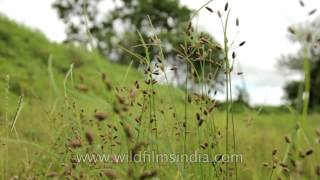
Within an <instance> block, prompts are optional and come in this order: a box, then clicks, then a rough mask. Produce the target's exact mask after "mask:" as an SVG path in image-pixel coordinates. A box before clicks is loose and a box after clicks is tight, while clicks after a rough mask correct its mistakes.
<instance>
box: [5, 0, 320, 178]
mask: <svg viewBox="0 0 320 180" xmlns="http://www.w3.org/2000/svg"><path fill="white" fill-rule="evenodd" d="M225 12H226V13H227V14H228V12H230V11H229V8H228V7H227V5H226V7H225ZM219 13H220V14H221V12H219ZM227 14H225V15H227ZM221 16H222V15H221ZM220 18H221V17H220ZM221 20H222V18H221ZM221 22H222V27H223V34H224V37H225V38H224V39H225V41H224V48H223V49H224V51H225V59H224V64H223V65H224V66H223V68H222V69H223V70H225V72H226V73H225V75H226V84H227V86H226V93H228V95H231V94H232V90H231V87H232V83H231V79H232V77H231V69H232V64H233V63H232V61H233V59H231V63H230V62H229V61H230V60H229V55H230V53H232V52H229V49H232V47H229V46H228V41H227V38H228V37H227V36H226V34H227V33H226V32H227V29H228V28H227V24H228V19H226V20H225V21H223V20H222V21H221ZM236 22H237V23H236V25H237V26H238V23H239V22H238V20H237V21H236ZM150 23H151V22H150ZM189 30H190V31H191V29H189ZM190 36H194V37H195V38H190ZM190 36H189V37H187V36H186V41H185V44H184V45H183V46H182V49H181V50H180V51H181V56H182V57H183V58H184V59H185V60H186V64H188V68H189V69H191V70H192V69H193V67H192V63H190V61H191V58H190V52H189V51H188V48H189V47H190V44H192V45H194V44H196V45H197V48H196V49H195V51H199V52H200V54H201V52H204V50H206V49H205V47H204V45H203V44H200V45H199V44H197V42H196V41H197V40H198V37H197V36H196V33H195V32H194V31H192V32H191V33H190ZM154 38H155V39H154V42H153V43H154V45H155V46H157V47H158V49H159V55H158V56H159V57H160V60H159V64H160V65H161V63H162V62H163V61H164V60H165V58H164V56H163V54H162V51H161V44H157V42H159V41H160V40H159V39H158V38H157V37H154ZM147 44H148V43H146V42H144V40H143V39H142V38H141V46H142V47H144V49H145V54H146V57H140V56H137V55H135V54H134V53H132V52H129V53H130V55H133V56H134V57H136V58H138V60H139V61H141V63H142V65H144V66H143V67H144V69H143V70H141V71H142V72H141V71H138V70H136V69H132V68H131V67H130V66H129V67H126V66H122V65H118V64H114V63H111V62H110V61H106V60H105V59H104V58H103V57H101V56H100V55H99V54H97V53H96V52H87V51H86V50H84V49H82V48H81V47H74V46H71V45H67V44H56V43H52V42H49V41H48V40H47V39H46V38H45V37H44V35H42V34H41V33H40V32H36V31H33V30H30V29H29V28H27V27H24V26H22V25H18V24H16V23H14V22H12V21H10V20H8V19H7V18H5V17H1V18H0V68H1V69H0V70H1V71H0V88H1V91H0V104H1V106H0V125H1V129H0V134H1V139H0V143H1V148H0V154H1V157H3V158H1V164H0V169H1V170H2V172H1V174H2V178H3V179H10V178H20V179H30V178H36V179H47V178H49V177H50V178H55V179H61V178H69V179H100V178H102V177H103V176H105V177H108V178H110V179H147V178H154V177H159V178H160V179H268V178H269V179H277V178H282V179H287V178H293V179H315V178H316V173H315V168H316V167H317V162H318V161H319V160H320V154H319V148H318V146H319V145H318V144H317V143H319V141H320V140H319V139H320V137H319V136H320V135H319V136H317V134H316V133H315V129H316V127H317V126H319V124H318V122H317V119H319V115H318V114H313V115H309V116H308V117H305V118H308V121H306V122H305V124H304V133H305V136H306V137H308V138H307V139H308V140H309V142H306V141H302V140H297V141H296V140H295V136H294V133H295V132H296V131H295V127H296V125H297V123H298V122H299V121H300V120H301V119H300V118H301V117H300V116H299V115H298V113H296V112H294V111H290V108H281V109H280V108H272V107H270V108H261V109H258V110H256V109H255V108H248V107H245V106H241V105H238V104H236V103H234V102H233V99H232V97H231V96H229V97H228V100H227V102H226V103H224V104H222V105H221V106H220V107H215V105H216V103H218V102H217V101H213V100H212V99H209V98H208V94H207V92H206V88H205V87H202V91H203V95H201V94H196V93H193V92H191V91H190V90H189V89H188V88H184V89H179V88H174V87H171V86H168V85H160V84H158V83H156V82H155V81H154V76H155V75H156V73H155V72H156V71H161V68H157V67H154V66H152V65H151V64H150V59H152V57H149V56H148V54H149V53H148V51H149V49H148V48H149V47H148V45H147ZM240 44H242V45H243V42H241V43H240ZM242 45H241V46H242ZM201 58H202V59H206V58H208V57H207V56H205V55H204V54H201V57H200V59H201ZM204 66H210V63H209V62H207V61H206V60H203V61H202V67H204ZM159 67H161V66H159ZM203 69H204V68H203ZM196 73H198V75H196V76H195V77H193V78H198V79H200V82H201V81H202V82H205V81H206V80H208V79H207V77H205V75H204V74H205V72H204V70H202V72H196ZM190 81H191V80H190V79H189V78H186V87H188V84H189V83H190ZM305 116H306V115H305ZM285 137H289V138H290V142H289V143H288V142H286V140H285ZM299 137H300V136H299ZM300 138H304V136H301V137H300ZM287 141H288V140H287ZM295 148H297V149H295ZM310 148H311V149H312V151H313V152H312V154H310ZM275 149H276V151H275ZM143 151H148V152H155V153H161V154H165V153H167V154H183V153H186V154H192V153H194V152H199V153H203V154H207V155H208V156H209V157H210V158H214V157H215V155H217V154H228V155H230V154H234V153H235V154H242V155H243V162H238V163H236V164H233V163H224V164H223V163H188V162H161V163H154V162H150V163H145V164H144V163H133V162H130V163H119V162H118V161H119V159H117V158H116V157H115V156H113V158H112V162H108V163H106V162H99V161H97V162H79V161H78V160H77V155H81V154H82V155H85V154H110V155H116V154H125V153H129V154H131V155H132V154H138V153H139V152H143ZM302 156H304V157H302ZM282 159H284V160H283V161H282ZM293 161H294V162H295V165H293ZM281 162H283V164H284V165H285V166H284V165H283V164H281ZM290 163H291V164H290ZM263 164H265V166H266V167H264V165H263ZM287 169H288V170H289V172H287V171H286V170H287ZM266 177H267V178H266Z"/></svg>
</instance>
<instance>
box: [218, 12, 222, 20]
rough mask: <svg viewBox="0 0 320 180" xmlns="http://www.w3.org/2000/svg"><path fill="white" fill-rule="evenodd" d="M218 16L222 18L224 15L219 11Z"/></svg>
mask: <svg viewBox="0 0 320 180" xmlns="http://www.w3.org/2000/svg"><path fill="white" fill-rule="evenodd" d="M217 14H218V16H219V17H220V18H221V16H222V15H221V12H220V11H219V10H218V12H217Z"/></svg>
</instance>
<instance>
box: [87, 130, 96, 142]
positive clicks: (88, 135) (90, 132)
mask: <svg viewBox="0 0 320 180" xmlns="http://www.w3.org/2000/svg"><path fill="white" fill-rule="evenodd" d="M86 140H87V142H88V144H90V145H92V144H93V140H94V138H93V133H92V131H91V130H87V131H86Z"/></svg>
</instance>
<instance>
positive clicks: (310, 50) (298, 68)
mask: <svg viewBox="0 0 320 180" xmlns="http://www.w3.org/2000/svg"><path fill="white" fill-rule="evenodd" d="M288 30H289V32H290V36H289V37H290V40H292V42H294V43H298V44H299V45H300V48H299V49H298V51H297V52H296V53H292V54H288V55H283V56H282V57H281V59H280V61H279V65H280V67H283V68H285V69H287V70H289V71H290V72H294V73H299V74H301V75H302V76H303V73H304V66H303V60H304V57H305V56H306V55H307V58H308V61H309V63H310V86H311V89H310V101H309V107H310V108H315V107H317V106H319V105H320V93H319V89H320V18H319V17H318V18H316V19H315V20H314V21H313V22H311V23H305V24H297V25H294V26H292V27H290V28H289V29H288ZM303 84H304V82H303V81H302V80H300V81H291V82H288V83H287V85H286V86H285V88H284V90H285V92H286V99H287V100H288V101H289V102H290V103H291V104H293V105H301V104H302V94H303V92H304V89H303Z"/></svg>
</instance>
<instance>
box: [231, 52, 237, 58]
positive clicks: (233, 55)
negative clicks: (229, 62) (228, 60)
mask: <svg viewBox="0 0 320 180" xmlns="http://www.w3.org/2000/svg"><path fill="white" fill-rule="evenodd" d="M235 58H236V53H235V52H234V51H233V52H232V59H235Z"/></svg>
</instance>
